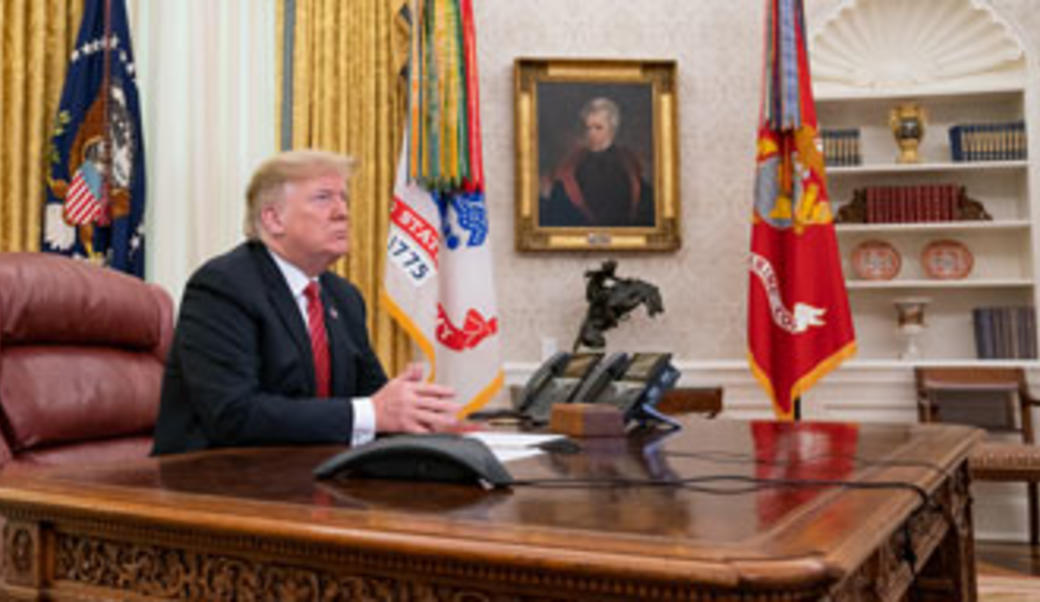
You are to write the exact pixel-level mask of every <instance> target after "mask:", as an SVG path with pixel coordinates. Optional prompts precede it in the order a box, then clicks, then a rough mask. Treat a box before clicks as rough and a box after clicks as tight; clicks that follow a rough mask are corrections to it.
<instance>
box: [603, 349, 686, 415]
mask: <svg viewBox="0 0 1040 602" xmlns="http://www.w3.org/2000/svg"><path fill="white" fill-rule="evenodd" d="M671 360H672V354H670V353H636V354H633V355H632V359H631V361H629V362H627V364H626V365H625V368H624V370H623V372H622V373H621V374H619V375H618V377H617V378H616V379H614V380H613V381H608V383H607V385H606V386H604V387H602V388H601V389H600V390H599V391H597V392H594V394H590V395H589V396H588V397H585V398H583V399H582V401H587V402H589V403H608V404H611V405H613V406H615V407H617V408H618V409H619V410H621V412H622V413H623V415H624V418H625V421H626V422H629V421H632V420H639V421H645V420H647V419H654V420H658V421H663V422H666V423H668V424H671V425H673V426H676V425H675V423H674V421H672V420H671V419H668V418H666V417H665V416H663V415H661V414H659V413H658V412H657V410H656V409H655V407H656V405H657V402H658V401H660V399H661V395H663V394H664V392H665V391H667V390H668V389H670V388H672V387H673V386H675V383H676V381H678V380H679V371H678V370H676V369H675V367H673V366H672V363H671Z"/></svg>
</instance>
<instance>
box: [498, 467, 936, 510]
mask: <svg viewBox="0 0 1040 602" xmlns="http://www.w3.org/2000/svg"><path fill="white" fill-rule="evenodd" d="M712 483H733V484H739V485H738V486H736V487H728V488H723V487H711V486H710V484H712ZM512 486H514V487H543V488H546V489H593V488H595V489H608V488H615V487H660V488H680V489H689V490H691V491H697V492H701V493H712V494H718V495H736V494H744V493H753V492H755V491H761V490H764V489H773V488H785V487H790V488H798V489H808V488H818V487H841V488H843V489H861V490H872V489H905V490H908V491H912V492H914V493H916V494H917V496H918V497H919V498H921V505H920V506H918V508H922V507H924V506H926V505H927V504H928V501H929V495H928V492H927V491H925V490H924V488H923V487H921V486H919V485H916V484H914V483H909V482H906V481H847V480H842V479H774V478H765V477H749V476H746V475H736V474H717V475H704V476H699V477H688V478H683V479H668V480H656V479H624V478H610V479H574V478H566V479H518V480H514V481H513V483H512Z"/></svg>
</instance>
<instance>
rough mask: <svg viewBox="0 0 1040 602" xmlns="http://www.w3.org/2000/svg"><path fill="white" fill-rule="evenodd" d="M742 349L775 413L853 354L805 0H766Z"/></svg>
mask: <svg viewBox="0 0 1040 602" xmlns="http://www.w3.org/2000/svg"><path fill="white" fill-rule="evenodd" d="M766 3H767V8H766V15H767V16H766V34H765V70H764V75H763V90H762V107H761V114H760V116H759V126H758V151H757V158H756V173H755V207H754V211H753V213H752V220H751V221H752V230H751V256H750V258H749V268H750V283H749V286H748V347H749V356H750V358H749V359H750V362H751V370H752V372H753V373H754V374H755V377H756V378H757V379H758V380H759V382H760V383H761V384H762V387H763V388H765V390H766V392H768V393H769V396H770V397H771V398H772V400H773V405H774V408H775V410H776V413H777V416H778V417H780V418H784V419H791V418H792V417H797V412H796V410H795V405H796V403H797V399H798V398H799V397H800V396H801V394H802V393H803V392H804V391H806V390H807V389H808V388H809V387H811V386H812V385H813V384H814V383H815V382H816V381H817V380H819V379H820V377H822V376H823V375H824V374H826V373H827V372H829V371H830V370H832V369H833V368H835V367H836V366H837V365H838V364H839V363H841V362H842V361H843V360H844V359H846V358H848V357H850V356H852V355H853V354H854V353H855V352H856V336H855V334H854V332H853V329H852V317H851V316H850V315H849V300H848V295H847V294H846V292H845V283H844V280H843V279H842V274H841V263H840V260H839V257H838V248H837V242H836V240H835V237H834V224H833V217H832V214H831V205H830V200H829V198H828V196H827V182H826V178H825V176H824V168H823V154H822V153H821V150H820V141H819V136H818V133H817V128H816V109H815V107H814V106H813V98H812V88H811V86H810V78H809V56H808V52H807V51H806V45H805V24H804V11H803V6H802V0H766Z"/></svg>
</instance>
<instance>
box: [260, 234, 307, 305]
mask: <svg viewBox="0 0 1040 602" xmlns="http://www.w3.org/2000/svg"><path fill="white" fill-rule="evenodd" d="M264 248H265V249H267V252H268V253H270V254H271V259H274V264H275V265H276V266H278V270H279V271H281V273H282V276H283V277H284V278H285V282H286V284H288V285H289V290H290V291H291V292H292V294H293V297H300V296H302V295H303V289H305V288H307V285H308V284H310V283H311V282H312V281H313V282H317V281H318V279H317V278H308V277H307V274H304V273H303V270H301V269H300V268H298V267H296V266H294V265H293V264H291V263H289V262H288V261H287V260H286V259H285V258H284V257H282V256H281V255H279V254H278V253H275V252H274V251H272V250H271V249H270V248H268V247H266V246H265V247H264Z"/></svg>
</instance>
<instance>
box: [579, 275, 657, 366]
mask: <svg viewBox="0 0 1040 602" xmlns="http://www.w3.org/2000/svg"><path fill="white" fill-rule="evenodd" d="M616 269H617V262H616V261H614V260H613V259H610V260H607V261H604V262H603V265H602V266H600V269H598V270H589V271H587V272H585V279H586V280H587V282H586V285H585V299H586V300H587V301H588V302H589V309H588V311H587V312H586V313H585V320H584V321H582V323H581V330H579V331H578V337H577V338H576V339H575V340H574V351H577V350H578V348H579V347H580V346H581V345H584V346H586V347H592V348H602V347H605V346H606V344H607V340H606V338H604V336H603V331H605V330H610V329H611V328H614V327H615V326H617V325H618V323H619V322H620V321H621V320H625V319H627V318H628V314H629V313H631V311H632V310H634V309H635V308H637V307H639V306H640V305H645V306H646V313H647V314H648V315H649V316H650V317H653V316H655V315H657V314H659V313H661V312H663V311H664V304H663V303H662V302H661V292H660V291H659V290H658V289H657V287H656V286H654V285H652V284H650V283H648V282H644V281H642V280H639V279H638V278H618V277H617V276H616V275H615V273H614V272H615V270H616Z"/></svg>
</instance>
